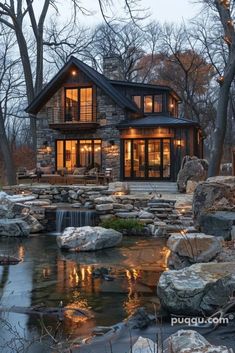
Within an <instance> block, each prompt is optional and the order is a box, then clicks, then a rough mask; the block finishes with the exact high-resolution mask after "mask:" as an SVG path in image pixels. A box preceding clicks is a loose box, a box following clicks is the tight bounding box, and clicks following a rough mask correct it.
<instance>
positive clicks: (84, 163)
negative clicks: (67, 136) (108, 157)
mask: <svg viewBox="0 0 235 353" xmlns="http://www.w3.org/2000/svg"><path fill="white" fill-rule="evenodd" d="M56 160H57V170H59V169H62V168H66V169H67V170H68V171H73V170H74V169H75V168H77V167H87V168H93V167H97V168H99V169H100V168H101V140H58V141H57V155H56Z"/></svg>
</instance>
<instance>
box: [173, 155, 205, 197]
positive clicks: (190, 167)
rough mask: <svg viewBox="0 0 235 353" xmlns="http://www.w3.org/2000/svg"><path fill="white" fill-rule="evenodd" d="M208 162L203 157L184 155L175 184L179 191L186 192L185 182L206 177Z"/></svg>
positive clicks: (201, 179)
mask: <svg viewBox="0 0 235 353" xmlns="http://www.w3.org/2000/svg"><path fill="white" fill-rule="evenodd" d="M207 171H208V162H207V161H206V160H205V159H199V158H197V157H195V156H194V157H190V156H185V157H184V159H183V161H182V166H181V169H180V171H179V173H178V177H177V186H178V190H179V192H186V187H187V182H188V181H189V180H193V181H195V182H200V181H204V180H206V178H207Z"/></svg>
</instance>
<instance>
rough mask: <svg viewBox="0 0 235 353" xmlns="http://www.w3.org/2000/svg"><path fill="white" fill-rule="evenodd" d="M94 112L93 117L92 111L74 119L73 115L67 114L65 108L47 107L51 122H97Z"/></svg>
mask: <svg viewBox="0 0 235 353" xmlns="http://www.w3.org/2000/svg"><path fill="white" fill-rule="evenodd" d="M94 116H95V115H94V114H93V116H92V119H91V112H90V111H89V110H88V111H87V113H86V112H83V113H82V116H81V117H80V119H79V117H77V119H74V118H73V117H72V116H71V115H69V114H67V115H66V114H65V112H64V109H62V108H55V107H47V118H48V120H49V123H50V124H81V123H95V122H96V119H95V118H94Z"/></svg>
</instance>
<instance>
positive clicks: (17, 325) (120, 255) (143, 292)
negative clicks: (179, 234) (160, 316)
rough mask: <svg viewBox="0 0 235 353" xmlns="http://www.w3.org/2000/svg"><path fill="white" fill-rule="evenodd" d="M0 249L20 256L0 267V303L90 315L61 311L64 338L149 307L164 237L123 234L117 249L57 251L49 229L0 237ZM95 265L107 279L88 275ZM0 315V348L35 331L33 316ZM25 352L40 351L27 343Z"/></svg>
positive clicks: (52, 322) (161, 266) (163, 257)
mask: <svg viewBox="0 0 235 353" xmlns="http://www.w3.org/2000/svg"><path fill="white" fill-rule="evenodd" d="M0 249H1V253H5V254H9V255H18V256H19V257H21V258H22V262H21V263H19V264H18V265H14V266H2V267H0V301H1V307H5V308H10V307H12V306H16V307H32V306H36V305H41V304H44V305H45V306H46V307H58V306H60V305H62V306H63V307H66V306H67V307H69V308H81V309H84V310H88V311H89V312H90V313H91V315H92V317H93V318H92V319H89V320H86V321H85V320H84V319H83V318H81V317H78V316H77V315H75V316H74V315H73V313H72V312H70V311H67V314H66V319H65V320H64V321H63V324H62V325H63V327H62V331H63V335H64V336H66V335H70V337H78V336H79V337H85V336H87V335H89V334H90V332H91V330H92V328H94V327H95V326H98V325H102V326H109V325H113V324H115V323H117V322H120V321H122V320H123V319H124V318H126V317H128V316H129V315H130V314H131V313H133V312H134V311H135V309H136V308H138V307H140V306H145V307H147V308H149V309H150V310H151V311H153V310H154V306H156V305H158V300H157V297H156V294H155V293H156V285H157V282H158V280H159V277H160V274H161V273H162V271H164V270H165V269H166V263H167V256H168V249H167V248H166V247H165V241H164V240H161V239H153V238H143V237H142V238H141V237H124V240H123V243H122V245H121V246H120V247H118V248H113V249H106V250H102V251H98V252H90V253H76V254H74V253H66V252H61V251H60V250H59V249H58V247H57V244H56V236H55V235H49V234H48V235H38V236H31V237H29V238H27V239H22V240H19V239H7V238H2V239H1V240H0ZM100 267H105V268H108V269H109V271H110V272H109V273H110V275H111V276H112V277H113V280H112V281H106V280H105V279H102V278H95V277H94V276H93V271H94V269H96V268H100ZM0 315H1V317H2V318H4V320H6V321H5V325H4V324H3V323H2V327H0V330H1V331H0V332H1V335H0V348H1V352H2V353H9V352H13V351H15V352H17V349H18V351H20V348H19V347H18V348H17V349H16V348H14V349H13V348H12V347H13V346H12V345H13V344H15V342H13V341H14V339H12V337H14V336H16V332H18V333H19V335H21V336H24V337H25V338H26V339H30V338H32V337H36V336H38V335H40V332H41V325H42V324H40V323H39V317H38V316H35V315H34V316H32V315H25V314H16V313H14V312H8V313H6V312H2V313H1V314H0ZM43 323H44V324H45V326H46V327H51V328H52V329H55V327H56V325H57V319H55V318H54V319H53V318H52V317H46V316H45V317H44V319H43ZM6 325H8V326H6ZM9 328H10V329H9ZM12 328H14V329H12ZM9 342H10V343H9ZM19 344H23V343H22V342H21V343H19ZM22 352H23V350H22ZM29 352H30V353H37V352H42V350H41V347H40V345H38V344H33V345H32V346H31V347H30V348H29ZM47 352H49V350H47Z"/></svg>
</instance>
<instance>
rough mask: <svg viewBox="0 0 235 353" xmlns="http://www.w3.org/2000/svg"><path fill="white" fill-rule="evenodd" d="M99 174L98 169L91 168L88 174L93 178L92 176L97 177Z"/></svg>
mask: <svg viewBox="0 0 235 353" xmlns="http://www.w3.org/2000/svg"><path fill="white" fill-rule="evenodd" d="M97 173H98V168H91V169H90V170H89V171H88V172H87V174H88V175H90V176H92V175H96V174H97Z"/></svg>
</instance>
